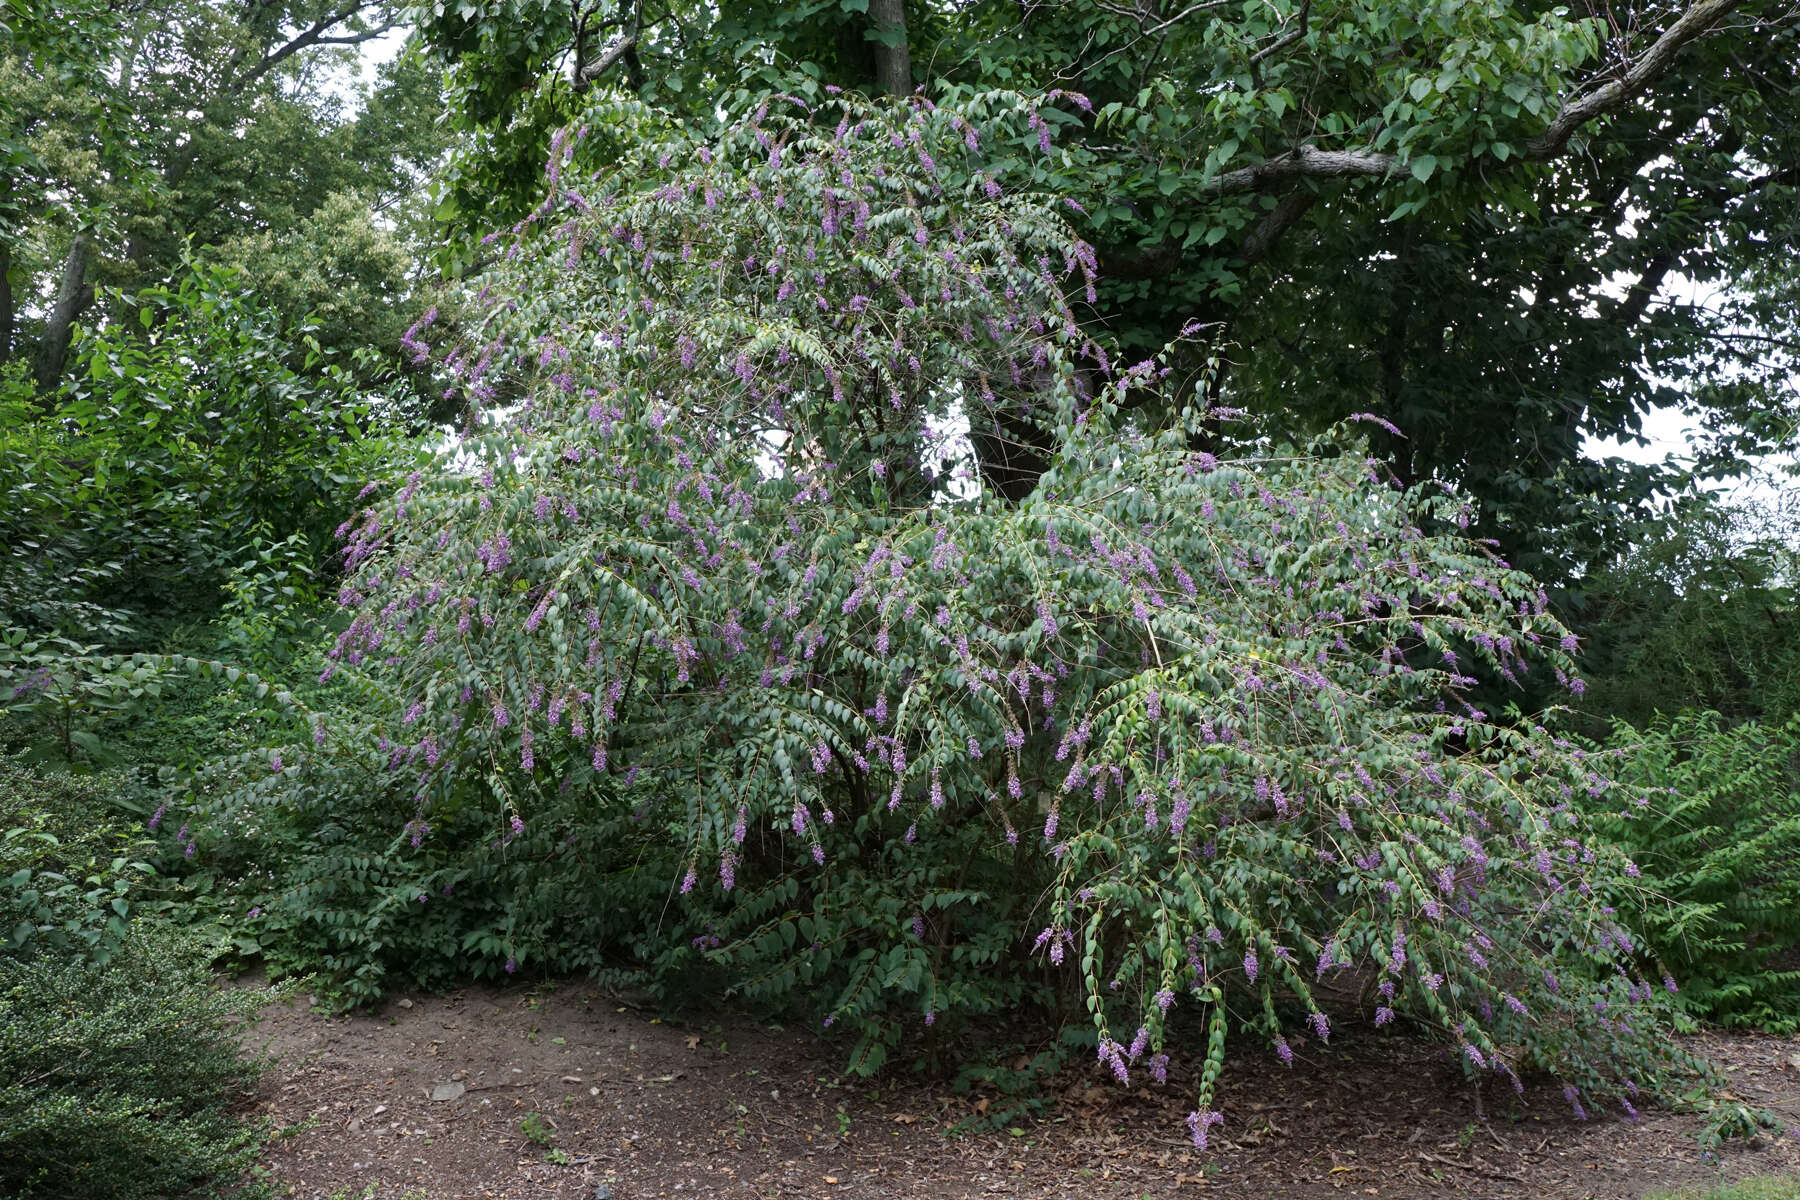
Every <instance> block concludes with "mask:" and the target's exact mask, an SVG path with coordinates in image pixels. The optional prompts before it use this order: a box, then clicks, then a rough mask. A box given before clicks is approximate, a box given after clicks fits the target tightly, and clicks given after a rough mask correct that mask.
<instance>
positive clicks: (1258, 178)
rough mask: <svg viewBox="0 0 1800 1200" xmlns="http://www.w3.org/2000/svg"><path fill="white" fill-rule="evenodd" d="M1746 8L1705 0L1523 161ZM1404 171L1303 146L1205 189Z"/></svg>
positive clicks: (1561, 144) (1624, 98)
mask: <svg viewBox="0 0 1800 1200" xmlns="http://www.w3.org/2000/svg"><path fill="white" fill-rule="evenodd" d="M1743 3H1744V0H1699V3H1696V4H1694V5H1693V6H1692V7H1690V8H1689V9H1688V10H1687V11H1686V12H1684V13H1682V15H1681V16H1680V17H1679V18H1678V19H1677V20H1676V21H1675V23H1674V24H1672V25H1670V26H1669V28H1668V29H1666V30H1664V31H1663V35H1662V36H1661V37H1659V38H1657V39H1656V42H1655V43H1654V44H1653V45H1652V46H1651V47H1650V48H1649V49H1648V50H1646V51H1645V52H1644V53H1643V54H1642V55H1640V56H1639V57H1638V58H1636V59H1634V60H1633V61H1632V63H1631V65H1630V66H1628V67H1627V68H1626V69H1625V71H1624V73H1623V74H1622V75H1620V76H1619V77H1617V78H1615V79H1611V80H1609V81H1607V82H1606V83H1605V84H1604V85H1602V86H1601V87H1598V88H1595V89H1594V90H1593V91H1591V92H1588V93H1586V94H1585V95H1582V96H1579V97H1577V98H1575V99H1574V100H1571V101H1570V102H1569V103H1568V104H1566V105H1565V106H1563V108H1562V110H1561V111H1559V112H1558V113H1557V114H1556V116H1555V117H1553V118H1552V119H1551V121H1550V125H1549V127H1548V128H1546V129H1545V130H1544V132H1543V133H1541V134H1539V135H1537V136H1536V137H1534V138H1532V139H1531V140H1529V141H1528V142H1526V143H1525V145H1524V147H1523V149H1522V153H1521V154H1520V157H1521V158H1523V159H1526V160H1530V161H1538V162H1542V161H1545V160H1547V159H1552V158H1555V157H1557V156H1558V155H1560V154H1562V153H1563V151H1565V150H1566V149H1568V145H1569V140H1570V139H1571V138H1572V137H1573V136H1574V134H1575V131H1576V130H1577V129H1579V128H1581V127H1582V126H1583V125H1586V124H1587V123H1588V122H1590V121H1593V120H1596V119H1598V118H1600V117H1603V116H1605V115H1607V114H1608V113H1612V112H1615V111H1617V110H1618V109H1620V108H1623V107H1624V106H1625V105H1626V104H1627V103H1629V102H1630V101H1631V100H1633V99H1634V98H1636V97H1637V96H1639V95H1641V94H1643V92H1644V91H1645V90H1646V89H1648V88H1649V86H1650V85H1651V84H1652V83H1654V82H1655V81H1656V80H1657V78H1658V77H1660V76H1661V75H1662V74H1663V73H1664V72H1665V71H1667V70H1668V68H1669V64H1670V63H1672V62H1673V61H1674V60H1675V56H1676V54H1677V53H1679V52H1680V51H1681V49H1682V47H1684V46H1686V45H1687V44H1688V43H1689V42H1692V41H1695V40H1696V39H1698V38H1700V37H1702V36H1704V35H1705V34H1707V33H1709V32H1711V31H1712V30H1713V29H1714V28H1716V27H1717V26H1718V24H1719V23H1720V22H1721V21H1723V20H1724V19H1725V17H1726V16H1727V15H1728V14H1729V13H1730V12H1731V11H1732V10H1733V9H1735V8H1738V7H1740V6H1742V4H1743ZM1404 166H1405V163H1404V161H1403V160H1402V159H1401V157H1400V156H1399V155H1397V154H1393V153H1389V152H1386V151H1380V150H1321V149H1320V148H1319V147H1317V146H1314V145H1311V144H1309V143H1304V142H1303V143H1301V144H1300V145H1297V146H1295V147H1294V148H1293V149H1291V150H1287V151H1284V152H1283V153H1281V154H1278V155H1276V156H1275V157H1273V158H1270V159H1268V160H1266V161H1264V162H1260V163H1257V164H1255V165H1254V166H1248V167H1240V168H1238V169H1237V170H1235V171H1226V172H1224V173H1223V174H1221V175H1219V176H1218V177H1217V178H1215V179H1213V180H1212V181H1211V182H1209V183H1208V184H1206V185H1205V190H1206V191H1208V192H1210V193H1213V194H1215V195H1224V194H1228V193H1236V192H1255V191H1264V190H1267V189H1270V188H1275V187H1279V186H1281V185H1283V184H1286V183H1288V182H1291V181H1292V180H1295V179H1301V178H1307V179H1330V178H1342V177H1347V176H1373V177H1377V178H1380V177H1385V176H1389V175H1393V174H1395V173H1397V172H1398V171H1400V170H1401V169H1402V168H1403V167H1404Z"/></svg>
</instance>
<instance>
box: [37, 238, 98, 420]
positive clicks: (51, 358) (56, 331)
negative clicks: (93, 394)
mask: <svg viewBox="0 0 1800 1200" xmlns="http://www.w3.org/2000/svg"><path fill="white" fill-rule="evenodd" d="M93 250H94V239H93V238H92V237H91V236H90V235H89V234H88V233H87V231H86V230H83V231H82V232H80V233H77V234H76V235H75V239H74V240H73V241H72V242H70V243H69V254H68V257H67V258H65V259H64V260H63V270H62V282H61V283H60V284H59V285H58V286H57V289H56V303H55V304H53V305H52V306H51V308H50V315H49V316H48V317H46V318H45V320H44V340H43V341H42V342H40V343H38V355H37V381H38V386H39V387H41V388H43V389H45V390H46V391H48V390H49V389H51V388H53V387H55V386H56V384H57V381H58V380H60V379H61V378H62V373H63V363H64V362H65V361H66V360H67V358H68V355H69V336H70V334H71V333H72V332H73V331H74V326H75V318H76V317H78V316H80V315H81V311H82V310H83V309H84V308H86V307H87V306H88V305H89V304H91V303H92V302H93V299H94V289H93V287H92V286H90V285H89V284H88V282H87V269H88V261H89V260H90V259H91V258H92V257H93Z"/></svg>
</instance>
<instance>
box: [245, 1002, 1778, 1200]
mask: <svg viewBox="0 0 1800 1200" xmlns="http://www.w3.org/2000/svg"><path fill="white" fill-rule="evenodd" d="M246 1040H247V1041H248V1042H249V1043H250V1044H251V1045H253V1046H256V1047H262V1048H267V1049H268V1050H271V1051H273V1052H274V1053H276V1054H277V1055H279V1056H280V1062H279V1064H278V1066H277V1067H276V1068H275V1069H274V1070H273V1071H272V1072H271V1073H270V1075H269V1076H268V1078H267V1081H266V1083H265V1085H264V1092H263V1104H264V1105H265V1107H266V1109H267V1112H268V1114H269V1115H270V1116H271V1117H272V1118H273V1119H274V1120H275V1122H276V1123H277V1125H278V1126H281V1127H283V1128H284V1132H283V1134H282V1136H280V1137H278V1138H277V1140H276V1141H275V1142H274V1143H273V1145H272V1146H271V1147H270V1150H269V1152H268V1154H267V1156H266V1160H265V1161H266V1164H267V1167H268V1169H269V1171H270V1173H271V1174H272V1175H273V1177H274V1178H275V1179H276V1180H277V1181H279V1182H280V1183H282V1184H284V1185H286V1186H287V1187H288V1188H290V1189H291V1192H292V1194H293V1195H294V1196H295V1197H297V1198H299V1200H329V1198H331V1197H334V1196H340V1197H355V1198H357V1200H361V1198H362V1197H365V1196H372V1197H375V1198H377V1200H465V1198H466V1200H502V1198H506V1200H511V1198H518V1200H540V1198H541V1200H596V1198H597V1197H598V1200H608V1198H609V1197H610V1200H649V1198H651V1197H657V1198H668V1197H710V1196H721V1197H836V1198H845V1197H856V1198H859V1200H860V1198H862V1197H876V1198H887V1197H894V1198H899V1197H945V1198H956V1200H960V1198H963V1197H989V1196H996V1197H1024V1196H1033V1197H1036V1196H1042V1197H1077V1196H1079V1197H1120V1198H1130V1200H1139V1198H1142V1197H1157V1198H1161V1197H1175V1196H1181V1197H1188V1196H1195V1197H1221V1198H1225V1197H1233V1198H1237V1197H1243V1198H1250V1197H1257V1198H1261V1197H1271V1198H1276V1197H1279V1198H1286V1197H1297V1198H1302V1200H1304V1198H1308V1197H1325V1196H1332V1197H1345V1198H1348V1197H1355V1196H1376V1197H1386V1198H1388V1200H1418V1198H1423V1197H1433V1198H1439V1197H1470V1198H1480V1200H1486V1198H1489V1197H1492V1198H1496V1200H1498V1198H1501V1197H1530V1198H1532V1200H1588V1198H1593V1200H1613V1198H1620V1200H1640V1197H1642V1196H1644V1195H1645V1194H1646V1193H1648V1192H1652V1191H1657V1190H1661V1189H1665V1188H1673V1187H1685V1186H1690V1185H1700V1184H1714V1183H1719V1182H1723V1181H1728V1180H1735V1179H1738V1178H1742V1177H1745V1176H1752V1175H1756V1176H1782V1177H1792V1178H1794V1179H1795V1180H1796V1185H1795V1186H1796V1196H1797V1197H1800V1131H1796V1133H1794V1134H1790V1135H1788V1136H1786V1137H1782V1138H1777V1139H1767V1138H1763V1139H1758V1140H1757V1141H1756V1142H1754V1143H1752V1144H1750V1145H1743V1144H1742V1143H1739V1144H1736V1145H1734V1146H1732V1147H1730V1148H1728V1149H1726V1150H1724V1151H1722V1152H1720V1153H1719V1154H1718V1155H1717V1156H1712V1155H1708V1154H1705V1153H1703V1151H1702V1150H1701V1148H1700V1145H1699V1142H1698V1134H1699V1131H1700V1121H1699V1119H1698V1118H1695V1117H1691V1116H1680V1115H1676V1114H1672V1113H1668V1112H1650V1111H1647V1112H1646V1113H1645V1114H1644V1117H1643V1119H1642V1121H1640V1122H1637V1123H1630V1122H1627V1121H1624V1120H1622V1119H1611V1118H1608V1119H1596V1120H1590V1121H1586V1122H1582V1121H1577V1120H1575V1119H1574V1117H1573V1115H1572V1114H1571V1113H1570V1111H1569V1109H1568V1107H1567V1106H1566V1105H1565V1104H1563V1103H1562V1100H1561V1098H1560V1097H1559V1096H1558V1095H1557V1094H1556V1093H1555V1091H1554V1090H1552V1089H1548V1088H1545V1089H1541V1090H1540V1089H1534V1090H1532V1091H1530V1092H1528V1093H1527V1095H1526V1096H1525V1097H1524V1099H1523V1102H1518V1101H1515V1100H1514V1099H1513V1098H1512V1097H1511V1096H1510V1094H1509V1095H1508V1096H1507V1097H1505V1098H1504V1099H1497V1098H1495V1096H1494V1095H1493V1094H1492V1093H1490V1094H1489V1096H1488V1099H1487V1102H1486V1103H1485V1105H1481V1106H1479V1107H1478V1104H1477V1099H1476V1097H1475V1096H1474V1094H1473V1093H1472V1092H1471V1090H1470V1088H1469V1086H1468V1084H1467V1083H1465V1082H1464V1081H1463V1078H1462V1074H1461V1072H1460V1070H1458V1069H1457V1068H1456V1067H1455V1065H1454V1064H1453V1063H1451V1062H1449V1061H1448V1060H1447V1059H1446V1058H1444V1057H1443V1056H1442V1055H1441V1054H1436V1053H1433V1052H1431V1051H1429V1050H1425V1049H1422V1048H1419V1047H1411V1046H1408V1045H1407V1044H1406V1043H1404V1042H1401V1041H1398V1040H1396V1039H1387V1038H1383V1039H1380V1040H1379V1041H1374V1042H1369V1043H1365V1044H1363V1045H1361V1046H1351V1047H1339V1046H1336V1045H1333V1046H1332V1047H1325V1046H1321V1045H1318V1044H1316V1043H1315V1044H1311V1045H1305V1046H1297V1047H1296V1048H1297V1051H1298V1060H1299V1061H1297V1062H1296V1064H1295V1066H1294V1067H1293V1068H1292V1069H1287V1068H1283V1067H1281V1066H1280V1065H1279V1064H1276V1063H1275V1062H1273V1060H1271V1061H1269V1062H1267V1063H1262V1062H1258V1061H1256V1060H1255V1058H1254V1056H1252V1057H1251V1058H1249V1060H1248V1061H1243V1062H1238V1063H1234V1064H1233V1066H1232V1067H1231V1069H1230V1070H1229V1071H1228V1072H1227V1076H1226V1081H1225V1084H1224V1094H1223V1100H1224V1103H1223V1104H1222V1106H1221V1107H1222V1108H1223V1109H1224V1110H1225V1112H1226V1113H1227V1114H1228V1120H1227V1122H1226V1124H1225V1125H1224V1126H1222V1127H1220V1129H1219V1130H1215V1137H1214V1141H1215V1151H1214V1152H1212V1153H1209V1154H1201V1153H1200V1152H1198V1151H1196V1150H1194V1149H1193V1148H1192V1146H1191V1145H1190V1144H1189V1143H1188V1141H1187V1139H1186V1131H1185V1128H1184V1126H1183V1123H1182V1116H1183V1114H1184V1113H1185V1112H1186V1110H1187V1109H1188V1108H1189V1107H1190V1106H1191V1103H1190V1100H1189V1096H1188V1089H1187V1088H1185V1087H1182V1086H1177V1085H1178V1084H1179V1083H1180V1082H1181V1080H1180V1079H1179V1078H1172V1079H1171V1084H1170V1087H1168V1088H1167V1089H1157V1088H1154V1087H1143V1086H1139V1085H1138V1084H1137V1083H1135V1082H1134V1084H1133V1086H1132V1088H1131V1089H1130V1090H1129V1091H1125V1090H1121V1089H1119V1088H1117V1087H1116V1086H1113V1085H1111V1084H1110V1083H1109V1082H1107V1081H1105V1080H1103V1079H1102V1078H1101V1077H1100V1075H1099V1073H1098V1068H1096V1072H1095V1073H1094V1074H1092V1075H1090V1074H1089V1073H1088V1072H1087V1071H1085V1070H1081V1069H1072V1070H1071V1071H1069V1072H1068V1073H1067V1074H1066V1075H1065V1076H1063V1077H1062V1078H1061V1079H1059V1080H1058V1083H1057V1086H1056V1087H1055V1089H1054V1094H1055V1096H1056V1103H1055V1104H1054V1105H1053V1106H1052V1107H1051V1108H1050V1109H1049V1110H1048V1111H1046V1112H1045V1113H1044V1114H1043V1116H1042V1118H1040V1119H1037V1120H1032V1119H1028V1118H1026V1119H1019V1120H1016V1121H1009V1122H1008V1123H1007V1125H1006V1127H1005V1128H1002V1129H999V1130H992V1131H986V1132H977V1133H962V1134H959V1133H955V1132H953V1130H954V1127H956V1126H957V1125H958V1124H959V1123H962V1122H965V1121H966V1120H967V1119H968V1118H969V1117H971V1116H972V1115H973V1114H975V1112H976V1110H977V1108H978V1107H980V1106H981V1105H982V1101H983V1100H984V1099H987V1100H988V1102H989V1103H990V1104H991V1103H993V1102H994V1101H993V1100H992V1098H984V1097H980V1096H954V1095H950V1094H948V1090H947V1089H946V1088H944V1087H943V1086H942V1085H931V1084H927V1083H918V1082H913V1081H910V1080H906V1079H890V1080H881V1081H876V1082H873V1083H870V1082H866V1081H853V1080H848V1079H845V1078H843V1077H842V1076H841V1075H840V1073H839V1065H840V1063H841V1052H842V1048H841V1047H838V1046H836V1045H825V1044H822V1043H820V1042H819V1041H818V1040H817V1039H816V1038H813V1037H812V1036H811V1035H809V1034H806V1033H804V1032H800V1031H796V1030H795V1029H792V1028H789V1029H785V1030H784V1029H779V1028H771V1027H768V1026H765V1025H758V1024H756V1023H754V1022H751V1021H749V1020H748V1019H746V1018H744V1017H741V1016H739V1017H730V1016H720V1017H719V1018H717V1019H716V1020H703V1021H695V1020H694V1019H693V1017H692V1016H691V1015H690V1016H689V1017H688V1019H687V1022H686V1023H683V1024H675V1023H668V1022H664V1021H661V1020H659V1019H657V1018H656V1017H655V1015H654V1014H653V1013H649V1012H644V1011H639V1010H637V1009H634V1008H632V1007H628V1006H622V1005H621V1004H620V1003H619V1002H618V1001H617V1000H614V999H610V998H608V997H607V996H605V995H603V994H601V993H599V992H596V991H594V990H592V989H590V988H588V987H586V986H584V985H581V984H564V985H561V986H559V987H556V988H538V989H535V990H532V989H525V988H518V989H511V990H499V989H481V988H469V989H465V990H463V991H458V992H455V993H453V994H450V995H446V996H413V997H410V998H403V999H396V1000H393V1001H390V1002H389V1003H388V1005H387V1006H386V1007H385V1008H384V1009H383V1010H381V1011H379V1012H375V1013H365V1014H359V1015H356V1016H352V1017H348V1018H328V1017H324V1016H321V1015H318V1014H316V1013H313V1012H310V1011H309V1010H308V1008H307V1006H306V1004H305V1002H304V1001H301V1002H297V1003H295V1004H293V1005H289V1006H278V1007H275V1008H272V1009H270V1010H269V1011H268V1012H267V1013H266V1014H265V1016H264V1018H263V1020H262V1022H261V1024H260V1025H258V1026H257V1027H255V1029H253V1030H252V1031H251V1032H250V1034H249V1036H248V1037H247V1039H246ZM1702 1043H1703V1044H1702V1046H1701V1047H1699V1048H1702V1049H1704V1050H1705V1051H1706V1052H1707V1053H1709V1054H1710V1055H1711V1056H1712V1058H1713V1059H1714V1061H1715V1062H1719V1063H1720V1064H1722V1065H1723V1066H1724V1067H1725V1068H1726V1069H1727V1071H1728V1072H1729V1078H1730V1080H1731V1083H1732V1087H1733V1089H1734V1094H1735V1095H1738V1096H1741V1097H1742V1098H1743V1099H1745V1100H1747V1101H1750V1102H1752V1103H1755V1104H1759V1105H1763V1106H1766V1107H1769V1108H1772V1109H1774V1110H1776V1111H1777V1112H1778V1113H1779V1114H1780V1115H1781V1116H1782V1118H1783V1122H1784V1124H1785V1125H1789V1126H1800V1039H1796V1038H1772V1037H1752V1036H1731V1037H1726V1036H1709V1037H1707V1038H1705V1039H1702ZM984 1111H985V1110H984ZM531 1114H537V1117H536V1119H535V1120H527V1118H529V1117H530V1116H531ZM522 1122H524V1123H525V1126H526V1128H529V1129H530V1130H532V1131H534V1132H536V1133H537V1134H538V1135H539V1138H538V1140H533V1139H532V1138H530V1137H528V1136H527V1135H526V1133H525V1132H524V1131H522V1128H521V1123H522ZM1221 1133H1222V1134H1223V1137H1222V1138H1221V1137H1220V1136H1219V1135H1220V1134H1221ZM371 1189H372V1190H371Z"/></svg>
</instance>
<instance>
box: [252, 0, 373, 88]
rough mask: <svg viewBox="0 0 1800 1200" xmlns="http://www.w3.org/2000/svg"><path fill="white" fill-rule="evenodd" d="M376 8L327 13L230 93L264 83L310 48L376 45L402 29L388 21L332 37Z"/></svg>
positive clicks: (369, 3)
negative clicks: (384, 36) (388, 35)
mask: <svg viewBox="0 0 1800 1200" xmlns="http://www.w3.org/2000/svg"><path fill="white" fill-rule="evenodd" d="M373 7H374V2H373V0H351V2H350V3H348V4H346V5H345V6H344V7H343V8H341V9H339V10H338V11H336V12H333V13H327V14H326V15H324V16H322V17H320V18H319V19H318V20H317V21H314V22H313V23H312V24H311V25H309V26H307V27H306V28H305V29H303V30H301V31H300V32H299V33H297V34H295V35H294V37H293V38H292V39H290V40H289V41H288V42H287V43H286V44H284V45H282V46H278V47H277V48H275V49H274V50H271V51H269V52H268V53H267V54H264V55H263V56H262V58H261V59H260V60H259V61H258V62H257V64H256V65H255V66H254V67H251V68H250V69H249V70H248V71H246V72H244V74H243V75H242V76H241V77H240V78H238V79H236V80H234V81H233V82H232V83H231V85H230V88H231V90H232V91H242V90H243V89H245V88H247V87H249V86H250V85H251V84H253V83H255V82H256V81H257V80H258V79H261V78H262V77H263V76H264V75H267V74H268V73H269V72H270V71H273V70H274V69H275V68H276V67H279V66H280V65H281V64H282V63H284V62H286V61H287V60H288V59H290V58H292V57H293V56H294V55H296V54H298V53H300V51H302V50H305V49H307V48H309V47H312V46H360V45H361V44H362V43H364V42H369V41H373V40H374V39H376V38H378V37H380V36H381V35H382V34H384V33H387V32H388V31H389V30H391V29H395V28H397V27H398V26H399V22H398V21H388V22H385V23H383V24H381V25H378V26H376V27H375V28H373V29H363V30H357V31H355V32H354V33H347V34H343V35H341V36H333V35H332V34H331V31H332V30H333V29H336V28H337V27H338V26H340V25H342V24H343V23H344V22H346V21H348V20H350V19H351V18H353V17H355V16H357V15H358V14H359V13H361V12H363V11H364V10H365V9H369V8H373Z"/></svg>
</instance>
